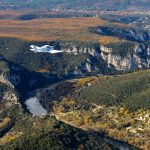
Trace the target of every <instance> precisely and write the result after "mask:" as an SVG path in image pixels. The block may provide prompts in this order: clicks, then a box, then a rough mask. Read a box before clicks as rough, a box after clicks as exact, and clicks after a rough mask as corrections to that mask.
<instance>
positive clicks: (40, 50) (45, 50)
mask: <svg viewBox="0 0 150 150" xmlns="http://www.w3.org/2000/svg"><path fill="white" fill-rule="evenodd" d="M30 50H31V51H33V52H35V53H51V54H55V53H62V52H63V51H61V50H55V49H54V46H50V45H44V46H42V47H38V46H35V45H31V46H30Z"/></svg>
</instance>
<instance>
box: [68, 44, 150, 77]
mask: <svg viewBox="0 0 150 150" xmlns="http://www.w3.org/2000/svg"><path fill="white" fill-rule="evenodd" d="M66 51H67V52H68V53H73V54H74V55H78V54H88V58H87V59H86V62H85V63H83V64H82V65H81V66H76V68H75V71H74V73H75V75H76V74H80V73H81V72H82V71H83V70H84V71H86V72H87V73H91V72H92V71H100V70H101V65H102V63H106V64H107V67H108V68H110V69H111V68H115V69H116V70H118V71H121V70H122V71H132V70H135V69H142V68H149V67H150V47H149V46H148V45H146V44H136V45H135V46H134V48H133V50H132V52H128V53H127V54H126V56H122V55H121V54H119V53H118V54H115V53H114V52H113V51H115V50H114V49H113V48H111V47H107V46H103V45H99V47H96V48H95V47H80V48H79V47H75V46H73V47H72V48H68V49H67V50H66ZM92 59H95V61H96V62H95V63H94V62H93V60H92ZM97 64H99V65H97Z"/></svg>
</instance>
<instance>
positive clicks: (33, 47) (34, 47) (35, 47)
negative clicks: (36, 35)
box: [30, 45, 38, 49]
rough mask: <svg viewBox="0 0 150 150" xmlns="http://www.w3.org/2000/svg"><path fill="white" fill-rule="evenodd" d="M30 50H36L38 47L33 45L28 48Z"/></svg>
mask: <svg viewBox="0 0 150 150" xmlns="http://www.w3.org/2000/svg"><path fill="white" fill-rule="evenodd" d="M30 47H31V48H32V49H37V48H38V47H37V46H35V45H31V46H30Z"/></svg>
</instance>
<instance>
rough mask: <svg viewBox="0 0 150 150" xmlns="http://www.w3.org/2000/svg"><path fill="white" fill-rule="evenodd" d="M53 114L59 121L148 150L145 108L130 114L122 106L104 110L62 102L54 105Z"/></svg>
mask: <svg viewBox="0 0 150 150" xmlns="http://www.w3.org/2000/svg"><path fill="white" fill-rule="evenodd" d="M54 113H55V116H56V118H57V119H58V120H62V121H63V122H65V123H67V124H70V125H72V126H75V127H78V128H81V129H83V130H86V131H95V132H98V133H100V134H103V135H105V136H108V137H111V138H113V139H118V140H120V141H124V142H127V143H129V144H132V145H135V146H137V147H139V148H141V149H144V150H148V149H149V146H150V143H149V133H150V130H149V127H150V119H149V116H150V111H149V110H148V109H146V110H145V109H139V110H137V111H134V112H130V111H129V110H128V109H127V108H126V107H125V106H124V107H121V106H112V107H106V106H105V105H95V104H93V103H89V102H85V101H84V100H83V101H82V102H81V101H73V100H67V99H64V100H62V101H61V102H56V103H55V105H54Z"/></svg>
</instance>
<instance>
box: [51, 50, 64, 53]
mask: <svg viewBox="0 0 150 150" xmlns="http://www.w3.org/2000/svg"><path fill="white" fill-rule="evenodd" d="M62 52H63V51H61V50H51V51H49V53H51V54H56V53H62Z"/></svg>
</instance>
